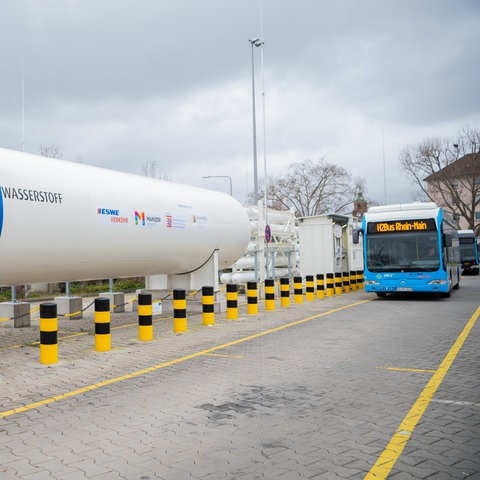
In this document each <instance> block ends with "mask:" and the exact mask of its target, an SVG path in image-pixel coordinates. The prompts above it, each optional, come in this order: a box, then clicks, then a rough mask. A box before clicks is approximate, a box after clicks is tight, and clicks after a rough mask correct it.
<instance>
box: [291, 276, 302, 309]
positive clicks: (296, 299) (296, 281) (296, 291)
mask: <svg viewBox="0 0 480 480" xmlns="http://www.w3.org/2000/svg"><path fill="white" fill-rule="evenodd" d="M293 303H303V285H302V277H293Z"/></svg>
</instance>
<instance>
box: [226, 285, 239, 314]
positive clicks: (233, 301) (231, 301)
mask: <svg viewBox="0 0 480 480" xmlns="http://www.w3.org/2000/svg"><path fill="white" fill-rule="evenodd" d="M237 318H238V288H237V285H236V284H234V283H229V284H228V285H227V319H228V320H236V319H237Z"/></svg>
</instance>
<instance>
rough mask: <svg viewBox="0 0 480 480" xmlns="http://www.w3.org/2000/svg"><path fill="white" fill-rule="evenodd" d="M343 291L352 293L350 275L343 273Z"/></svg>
mask: <svg viewBox="0 0 480 480" xmlns="http://www.w3.org/2000/svg"><path fill="white" fill-rule="evenodd" d="M343 291H344V292H345V293H348V292H350V273H349V272H343Z"/></svg>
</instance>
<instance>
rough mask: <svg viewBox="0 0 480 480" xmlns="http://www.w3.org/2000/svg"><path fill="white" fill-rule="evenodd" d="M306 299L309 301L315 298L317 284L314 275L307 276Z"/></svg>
mask: <svg viewBox="0 0 480 480" xmlns="http://www.w3.org/2000/svg"><path fill="white" fill-rule="evenodd" d="M305 299H306V300H307V301H308V302H312V301H313V300H315V285H314V283H313V275H307V276H306V277H305Z"/></svg>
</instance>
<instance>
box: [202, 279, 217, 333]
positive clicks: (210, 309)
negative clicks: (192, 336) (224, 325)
mask: <svg viewBox="0 0 480 480" xmlns="http://www.w3.org/2000/svg"><path fill="white" fill-rule="evenodd" d="M202 321H203V325H205V326H207V325H214V324H215V298H214V291H213V287H202Z"/></svg>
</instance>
